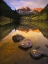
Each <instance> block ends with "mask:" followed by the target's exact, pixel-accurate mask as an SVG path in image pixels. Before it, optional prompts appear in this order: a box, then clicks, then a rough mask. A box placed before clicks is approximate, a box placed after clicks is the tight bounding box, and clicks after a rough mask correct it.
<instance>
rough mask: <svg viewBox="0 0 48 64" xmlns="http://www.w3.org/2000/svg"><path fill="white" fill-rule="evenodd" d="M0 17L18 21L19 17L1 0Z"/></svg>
mask: <svg viewBox="0 0 48 64" xmlns="http://www.w3.org/2000/svg"><path fill="white" fill-rule="evenodd" d="M0 16H4V17H7V18H10V19H13V20H19V19H20V15H19V14H18V13H17V12H16V10H15V11H13V10H12V9H11V8H10V7H9V6H8V5H7V4H6V3H5V2H4V1H3V0H0Z"/></svg>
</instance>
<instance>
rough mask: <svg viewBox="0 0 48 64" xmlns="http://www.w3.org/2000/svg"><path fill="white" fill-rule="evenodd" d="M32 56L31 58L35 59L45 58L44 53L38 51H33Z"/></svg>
mask: <svg viewBox="0 0 48 64" xmlns="http://www.w3.org/2000/svg"><path fill="white" fill-rule="evenodd" d="M30 54H31V57H32V58H34V59H40V58H42V57H43V56H44V53H43V52H42V51H38V50H31V53H30Z"/></svg>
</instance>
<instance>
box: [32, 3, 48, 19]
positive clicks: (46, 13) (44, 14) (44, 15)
mask: <svg viewBox="0 0 48 64" xmlns="http://www.w3.org/2000/svg"><path fill="white" fill-rule="evenodd" d="M32 20H48V4H47V5H46V6H45V7H44V9H43V10H42V11H41V12H39V14H38V15H36V16H34V17H33V18H32Z"/></svg>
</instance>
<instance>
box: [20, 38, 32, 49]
mask: <svg viewBox="0 0 48 64" xmlns="http://www.w3.org/2000/svg"><path fill="white" fill-rule="evenodd" d="M19 47H20V48H24V49H26V48H30V47H32V41H31V40H29V39H26V40H24V41H23V42H20V43H19Z"/></svg>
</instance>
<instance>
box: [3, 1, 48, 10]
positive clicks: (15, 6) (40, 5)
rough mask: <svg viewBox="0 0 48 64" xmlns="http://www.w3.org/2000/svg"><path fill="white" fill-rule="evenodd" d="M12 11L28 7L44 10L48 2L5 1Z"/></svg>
mask: <svg viewBox="0 0 48 64" xmlns="http://www.w3.org/2000/svg"><path fill="white" fill-rule="evenodd" d="M3 1H4V2H6V3H7V4H8V5H9V6H10V7H11V9H12V10H15V9H19V8H21V7H25V6H28V7H29V8H31V9H32V8H44V7H45V5H46V4H48V0H3Z"/></svg>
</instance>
